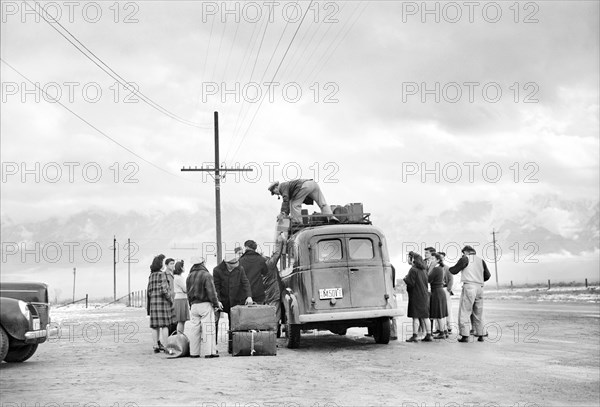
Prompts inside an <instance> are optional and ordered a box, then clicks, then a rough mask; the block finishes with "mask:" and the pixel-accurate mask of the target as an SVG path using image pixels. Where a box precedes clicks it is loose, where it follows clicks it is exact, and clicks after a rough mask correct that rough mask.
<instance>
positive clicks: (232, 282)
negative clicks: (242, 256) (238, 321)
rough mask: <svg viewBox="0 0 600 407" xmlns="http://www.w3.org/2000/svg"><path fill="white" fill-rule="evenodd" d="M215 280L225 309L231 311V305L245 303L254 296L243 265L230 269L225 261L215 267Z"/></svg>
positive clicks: (218, 294) (218, 295) (227, 311)
mask: <svg viewBox="0 0 600 407" xmlns="http://www.w3.org/2000/svg"><path fill="white" fill-rule="evenodd" d="M213 280H214V282H215V288H216V290H217V297H219V301H221V303H222V304H223V311H224V312H226V313H229V311H230V310H231V307H235V306H236V305H243V304H244V302H245V300H246V298H248V297H252V291H251V290H250V283H249V282H248V277H246V273H245V272H244V268H243V267H242V266H238V267H236V268H234V269H233V270H231V272H230V271H228V270H227V266H226V265H225V261H222V262H221V264H219V265H218V266H217V267H215V268H214V269H213Z"/></svg>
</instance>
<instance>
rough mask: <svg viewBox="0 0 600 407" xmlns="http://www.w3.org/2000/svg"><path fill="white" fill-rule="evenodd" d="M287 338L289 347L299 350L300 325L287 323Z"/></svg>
mask: <svg viewBox="0 0 600 407" xmlns="http://www.w3.org/2000/svg"><path fill="white" fill-rule="evenodd" d="M288 321H289V320H288ZM285 336H286V338H287V347H288V348H290V349H297V348H298V347H299V346H300V325H298V324H290V323H289V322H288V323H286V324H285Z"/></svg>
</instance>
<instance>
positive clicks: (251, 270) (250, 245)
mask: <svg viewBox="0 0 600 407" xmlns="http://www.w3.org/2000/svg"><path fill="white" fill-rule="evenodd" d="M244 248H245V252H244V254H243V255H242V257H240V266H242V267H243V268H244V272H245V273H246V277H248V281H249V283H250V290H251V291H252V300H253V301H254V302H255V303H257V304H264V303H265V286H264V284H263V278H264V277H265V276H266V275H268V274H269V269H268V268H267V264H266V262H265V259H264V258H263V257H262V256H261V255H260V254H258V253H256V248H257V245H256V242H255V241H254V240H246V241H245V242H244Z"/></svg>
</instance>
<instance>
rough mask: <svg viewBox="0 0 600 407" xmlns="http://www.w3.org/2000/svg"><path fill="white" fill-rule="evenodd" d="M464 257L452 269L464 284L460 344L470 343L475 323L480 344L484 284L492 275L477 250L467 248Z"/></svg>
mask: <svg viewBox="0 0 600 407" xmlns="http://www.w3.org/2000/svg"><path fill="white" fill-rule="evenodd" d="M462 253H463V256H462V257H461V258H460V259H459V260H458V262H457V263H456V264H455V265H454V266H453V267H450V273H452V274H458V273H460V272H462V274H461V282H462V283H463V288H462V292H461V294H460V308H459V310H458V327H459V330H460V338H459V339H458V341H459V342H468V341H469V335H470V328H471V323H472V322H471V321H473V330H474V333H475V336H477V337H478V339H477V340H478V341H479V342H483V336H484V333H483V284H484V282H485V281H488V280H489V279H490V277H491V274H490V272H489V270H488V268H487V264H485V261H483V259H482V258H481V257H479V256H477V255H476V252H475V249H473V248H472V247H471V246H465V247H464V248H463V249H462Z"/></svg>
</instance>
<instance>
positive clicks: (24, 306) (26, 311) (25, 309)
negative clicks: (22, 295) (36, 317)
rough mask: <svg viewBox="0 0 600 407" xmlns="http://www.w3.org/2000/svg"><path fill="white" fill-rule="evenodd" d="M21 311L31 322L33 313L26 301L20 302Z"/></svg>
mask: <svg viewBox="0 0 600 407" xmlns="http://www.w3.org/2000/svg"><path fill="white" fill-rule="evenodd" d="M19 309H20V310H21V314H23V316H25V318H27V320H28V321H29V320H30V319H31V313H30V312H29V307H28V306H27V303H26V302H25V301H21V300H19Z"/></svg>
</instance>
